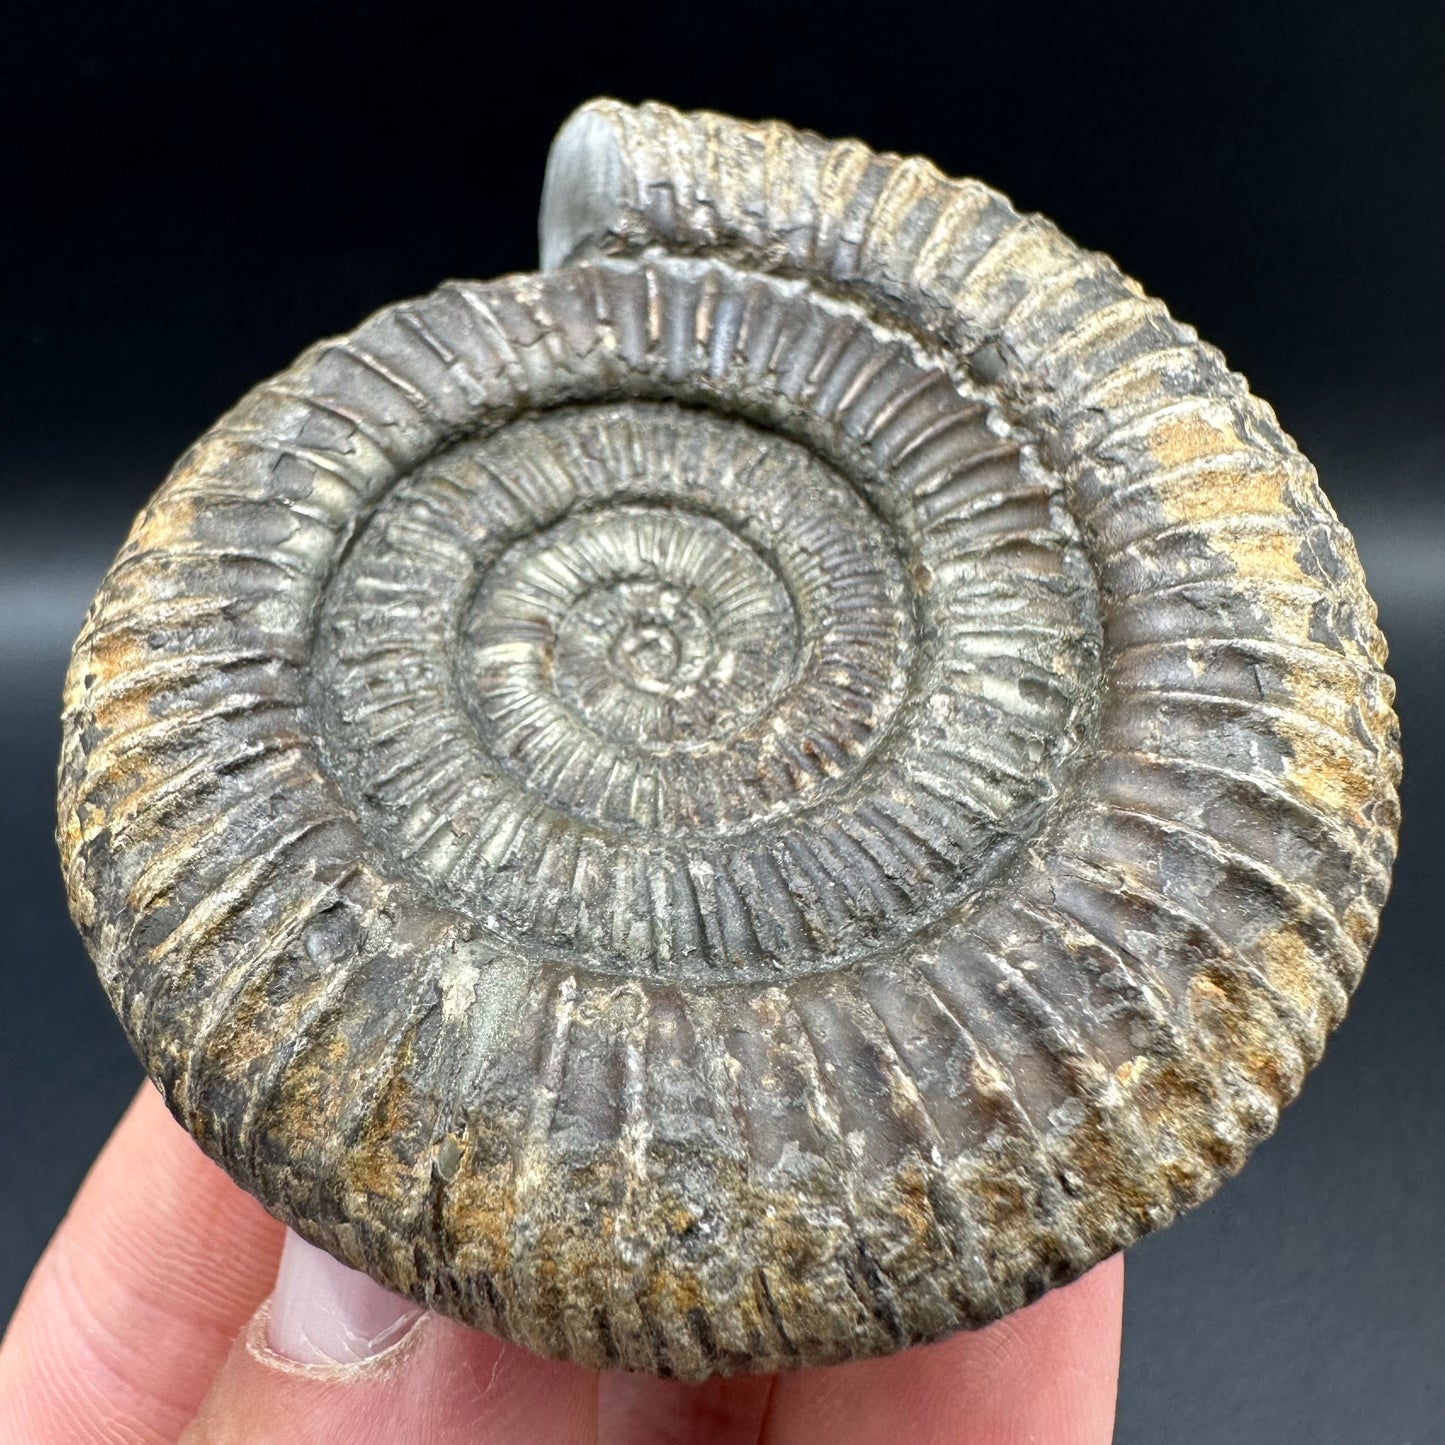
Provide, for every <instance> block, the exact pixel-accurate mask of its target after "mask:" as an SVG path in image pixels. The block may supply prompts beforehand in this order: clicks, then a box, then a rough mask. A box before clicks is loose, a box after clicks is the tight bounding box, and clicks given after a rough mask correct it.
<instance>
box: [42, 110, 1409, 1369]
mask: <svg viewBox="0 0 1445 1445" xmlns="http://www.w3.org/2000/svg"><path fill="white" fill-rule="evenodd" d="M542 224H543V234H542V252H543V263H544V270H543V272H542V273H541V274H539V275H528V276H513V277H506V278H503V279H501V280H497V281H491V282H486V283H473V282H455V283H451V284H448V285H446V286H443V287H442V288H441V289H440V290H438V291H436V292H434V293H433V294H432V295H430V296H428V297H425V298H423V299H421V300H417V301H410V302H405V303H402V304H400V305H396V306H391V307H388V308H386V309H385V310H383V311H381V312H379V313H378V314H377V315H375V316H373V317H372V318H371V319H370V320H369V321H367V322H365V323H364V324H363V325H362V326H361V327H360V328H359V329H358V330H357V331H356V332H354V333H353V334H352V335H350V336H347V337H343V338H341V339H339V340H335V341H328V342H325V343H323V344H321V345H319V346H316V347H314V348H313V349H312V350H310V351H308V352H306V353H305V354H304V355H303V356H302V357H301V358H300V359H299V360H298V361H297V362H296V364H295V365H294V366H292V367H291V368H290V370H288V371H286V372H284V373H283V374H282V375H280V376H278V377H276V378H275V379H273V380H271V381H268V382H266V383H264V384H263V385H261V386H259V387H257V388H256V390H255V391H253V392H252V393H251V394H250V395H249V396H247V397H246V398H245V399H244V400H243V401H242V402H241V403H240V404H239V405H238V406H237V407H236V408H235V410H233V411H232V412H230V413H229V414H228V415H227V416H225V417H224V418H222V420H221V421H220V422H219V423H218V424H217V425H216V426H215V427H214V428H212V430H211V431H209V432H208V433H207V434H206V435H205V436H204V437H202V438H201V440H200V441H199V442H198V443H197V444H196V445H195V447H194V448H193V449H192V450H191V451H190V452H189V453H188V454H187V455H186V456H185V457H184V458H183V459H182V461H181V462H180V464H179V465H178V466H177V468H176V470H175V471H174V472H173V473H172V475H171V477H170V478H169V480H168V481H167V482H166V483H165V485H164V486H163V487H162V488H161V490H160V491H159V493H158V494H157V495H156V497H155V498H154V500H153V501H152V502H151V503H150V505H149V506H148V507H147V508H146V510H145V511H144V512H143V513H142V515H141V516H140V518H139V519H138V520H137V522H136V525H135V528H134V530H133V531H132V533H131V536H130V539H129V540H128V541H127V543H126V544H125V547H124V548H123V550H122V551H121V553H120V556H119V558H118V559H117V561H116V563H115V565H114V567H113V568H112V569H111V571H110V573H109V575H108V576H107V578H106V580H105V582H104V584H103V586H102V588H101V591H100V593H99V596H98V597H97V599H96V601H95V604H94V606H93V607H92V609H91V612H90V615H89V618H88V619H87V622H86V625H85V629H84V632H83V633H82V635H81V637H80V640H79V642H78V643H77V645H76V649H75V655H74V660H73V664H72V667H71V671H70V677H69V681H68V685H67V693H66V710H65V747H64V756H63V761H62V766H61V789H60V841H61V848H62V852H63V856H64V866H65V873H66V878H67V881H68V884H69V890H70V899H71V906H72V909H73V911H74V914H75V918H76V921H77V922H78V924H79V926H80V927H81V929H82V931H83V932H84V935H85V938H86V940H87V943H88V945H89V947H90V950H91V952H92V954H93V956H94V958H95V960H96V965H97V967H98V969H99V972H100V976H101V978H102V980H103V982H104V985H105V987H106V989H107V991H108V993H109V995H110V998H111V1000H112V1001H113V1003H114V1005H115V1008H116V1011H117V1013H118V1014H119V1016H120V1018H121V1020H122V1021H123V1023H124V1024H125V1027H126V1028H127V1030H128V1031H129V1033H130V1036H131V1038H132V1039H133V1040H134V1042H135V1045H136V1047H137V1049H138V1050H139V1051H140V1054H141V1056H142V1058H143V1059H144V1060H145V1063H146V1066H147V1068H148V1069H149V1071H150V1073H151V1075H152V1077H153V1078H154V1079H155V1080H156V1081H157V1082H158V1083H159V1085H160V1086H161V1088H162V1089H163V1090H164V1092H165V1095H166V1098H167V1099H168V1100H169V1102H170V1106H171V1108H172V1110H173V1111H174V1112H175V1114H176V1115H177V1117H178V1118H179V1119H181V1120H182V1122H183V1123H184V1124H185V1125H186V1126H187V1128H189V1129H190V1131H191V1132H192V1133H193V1134H194V1135H195V1137H196V1138H197V1139H198V1140H199V1141H200V1142H201V1144H202V1146H203V1147H204V1148H205V1149H206V1151H207V1152H208V1153H209V1154H210V1155H211V1156H212V1157H213V1158H214V1159H216V1160H217V1161H218V1162H219V1163H221V1164H222V1165H223V1166H224V1167H225V1168H226V1169H227V1170H229V1171H230V1173H231V1174H232V1175H233V1176H234V1177H235V1178H236V1179H237V1180H238V1181H239V1182H240V1183H241V1184H243V1185H244V1186H245V1187H246V1188H247V1189H249V1190H251V1191H252V1192H253V1193H255V1194H256V1195H257V1196H258V1197H259V1198H260V1199H261V1200H262V1201H263V1202H264V1203H265V1204H266V1206H267V1207H268V1208H269V1209H270V1210H272V1211H273V1212H274V1213H275V1214H276V1215H278V1216H279V1217H280V1218H282V1219H284V1220H285V1221H286V1222H287V1223H288V1224H290V1225H292V1226H293V1227H294V1228H296V1229H297V1230H299V1231H300V1233H301V1234H303V1235H304V1236H305V1237H306V1238H308V1239H310V1240H311V1241H313V1242H314V1243H316V1244H319V1245H321V1246H322V1247H323V1248H325V1249H328V1250H330V1251H331V1252H332V1253H333V1254H335V1255H337V1256H338V1257H340V1258H342V1259H344V1260H346V1261H347V1262H348V1263H349V1264H352V1265H354V1266H356V1267H358V1268H361V1269H364V1270H366V1271H368V1272H369V1273H370V1274H372V1275H373V1276H375V1277H376V1278H377V1279H379V1280H381V1281H382V1282H383V1283H385V1284H387V1285H390V1286H391V1287H393V1288H395V1289H397V1290H401V1291H404V1292H406V1293H408V1294H410V1295H412V1296H414V1297H415V1298H416V1299H418V1300H421V1301H424V1302H425V1303H427V1304H428V1305H431V1306H432V1307H434V1308H436V1309H439V1310H442V1311H444V1312H445V1313H447V1314H449V1315H452V1316H455V1317H456V1318H458V1319H461V1320H464V1321H466V1322H468V1323H470V1324H473V1325H478V1326H481V1327H482V1328H485V1329H488V1330H492V1331H495V1332H496V1333H498V1334H501V1335H504V1336H506V1337H508V1338H510V1339H513V1340H516V1341H519V1342H520V1343H521V1344H523V1345H526V1346H528V1347H529V1348H531V1349H534V1350H538V1351H541V1352H542V1353H544V1354H549V1355H558V1356H566V1357H569V1358H572V1359H576V1360H580V1361H583V1362H585V1363H587V1364H591V1365H597V1366H603V1365H619V1366H625V1367H627V1368H630V1369H641V1370H652V1371H657V1372H660V1373H664V1374H677V1375H685V1376H699V1375H704V1374H707V1373H710V1372H713V1371H732V1370H741V1369H774V1368H778V1367H781V1366H786V1365H791V1364H805V1363H814V1364H815V1363H823V1362H827V1361H833V1360H841V1359H847V1358H850V1357H855V1356H862V1355H870V1354H879V1353H882V1352H885V1351H889V1350H894V1349H897V1348H899V1347H901V1346H904V1345H907V1344H910V1343H912V1342H915V1341H921V1340H928V1339H933V1338H936V1337H938V1336H940V1335H943V1334H946V1333H948V1332H949V1331H952V1330H955V1329H958V1328H960V1327H965V1326H971V1325H979V1324H983V1323H985V1322H987V1321H989V1320H992V1319H995V1318H997V1317H998V1316H1000V1315H1002V1314H1004V1313H1006V1312H1007V1311H1009V1310H1012V1309H1015V1308H1017V1307H1018V1306H1020V1305H1023V1304H1025V1303H1027V1302H1028V1301H1029V1300H1031V1299H1033V1298H1035V1297H1036V1296H1037V1295H1039V1294H1040V1293H1041V1292H1042V1291H1044V1290H1045V1289H1047V1288H1049V1287H1050V1286H1051V1285H1055V1284H1059V1283H1061V1282H1063V1281H1066V1280H1069V1279H1071V1278H1073V1277H1074V1276H1076V1275H1078V1274H1079V1273H1080V1272H1082V1271H1083V1270H1085V1269H1087V1268H1088V1267H1089V1266H1090V1265H1092V1264H1094V1263H1095V1262H1096V1261H1098V1260H1099V1259H1101V1258H1103V1257H1104V1256H1105V1255H1107V1254H1109V1253H1110V1252H1112V1251H1114V1250H1116V1249H1119V1248H1120V1247H1121V1246H1124V1245H1127V1244H1128V1243H1129V1242H1130V1241H1132V1240H1134V1239H1136V1238H1138V1237H1139V1236H1140V1235H1141V1234H1143V1233H1145V1232H1146V1231H1148V1230H1151V1229H1154V1228H1157V1227H1158V1226H1160V1225H1162V1224H1164V1223H1166V1222H1167V1221H1168V1220H1169V1219H1171V1218H1172V1217H1173V1216H1174V1215H1175V1214H1176V1213H1178V1212H1179V1211H1180V1210H1181V1209H1184V1208H1187V1207H1188V1206H1190V1205H1192V1204H1194V1203H1197V1202H1198V1201H1199V1200H1201V1199H1203V1198H1204V1197H1206V1196H1207V1195H1208V1194H1209V1193H1210V1192H1211V1191H1212V1190H1213V1189H1214V1188H1215V1186H1216V1185H1217V1184H1218V1182H1219V1181H1220V1179H1221V1178H1222V1177H1223V1176H1225V1175H1227V1174H1229V1173H1231V1172H1232V1171H1233V1170H1235V1169H1237V1168H1238V1167H1239V1166H1240V1164H1241V1163H1242V1162H1243V1160H1244V1158H1245V1156H1246V1154H1247V1153H1248V1151H1249V1149H1250V1148H1251V1147H1252V1146H1253V1145H1254V1144H1255V1143H1256V1142H1258V1141H1259V1140H1260V1139H1261V1138H1263V1137H1264V1136H1265V1135H1266V1134H1268V1133H1269V1131H1270V1130H1271V1129H1272V1127H1273V1126H1274V1123H1275V1120H1276V1118H1277V1116H1278V1113H1279V1110H1280V1107H1281V1106H1282V1105H1283V1104H1284V1103H1285V1102H1286V1101H1288V1100H1289V1099H1290V1098H1291V1097H1292V1096H1293V1095H1294V1093H1295V1092H1296V1090H1297V1089H1298V1088H1299V1086H1300V1083H1301V1081H1302V1079H1303V1076H1304V1074H1305V1071H1306V1070H1307V1069H1308V1068H1309V1067H1310V1065H1311V1064H1313V1063H1314V1062H1315V1060H1316V1059H1317V1058H1318V1057H1319V1054H1320V1051H1321V1049H1322V1048H1323V1046H1324V1041H1325V1038H1326V1035H1327V1034H1328V1033H1329V1031H1330V1030H1331V1029H1332V1028H1333V1027H1334V1025H1335V1024H1336V1023H1338V1022H1339V1020H1340V1018H1341V1016H1342V1015H1343V1013H1344V1009H1345V1004H1346V1000H1347V998H1348V995H1349V993H1350V990H1351V989H1352V988H1353V987H1354V985H1355V983H1356V981H1357V980H1358V978H1359V975H1360V970H1361V968H1362V967H1363V965H1364V961H1365V955H1366V953H1367V951H1368V949H1369V947H1370V944H1371V942H1372V940H1373V937H1374V933H1375V927H1376V920H1377V917H1378V914H1379V910H1380V906H1381V904H1382V903H1383V901H1384V898H1385V893H1386V889H1387V886H1388V881H1389V873H1390V867H1391V862H1392V859H1393V852H1394V845H1395V831H1396V821H1397V805H1396V792H1395V784H1396V780H1397V776H1398V770H1399V764H1398V752H1397V747H1396V727H1395V720H1394V717H1393V714H1392V712H1391V697H1392V691H1393V689H1392V686H1391V683H1390V680H1389V678H1388V677H1387V676H1386V674H1385V673H1384V671H1383V664H1384V658H1385V648H1384V643H1383V641H1382V639H1381V637H1380V634H1379V632H1378V631H1377V630H1376V627H1375V610H1374V607H1373V604H1372V603H1371V601H1370V598H1369V597H1368V595H1367V594H1366V592H1365V587H1364V581H1363V578H1362V576H1361V573H1360V569H1359V565H1358V563H1357V561H1356V558H1355V551H1354V547H1353V545H1352V543H1351V541H1350V538H1349V536H1348V535H1347V534H1346V533H1345V532H1344V530H1343V529H1342V528H1341V527H1340V525H1339V523H1338V522H1337V521H1336V520H1335V517H1334V515H1333V513H1332V512H1331V510H1330V508H1329V505H1328V503H1327V502H1326V501H1325V499H1324V498H1323V497H1322V496H1321V494H1320V491H1319V488H1318V486H1317V484H1316V481H1315V476H1314V472H1313V470H1312V469H1311V468H1310V466H1309V464H1308V463H1307V462H1306V461H1305V460H1304V459H1303V458H1302V457H1301V456H1300V455H1299V453H1298V452H1297V451H1296V449H1295V447H1294V445H1293V444H1292V443H1291V441H1290V439H1289V438H1288V437H1287V436H1285V435H1284V433H1282V432H1281V431H1280V429H1279V427H1278V426H1277V424H1276V422H1275V419H1274V416H1273V414H1272V413H1271V412H1270V410H1269V408H1268V407H1267V406H1265V405H1264V404H1263V403H1261V402H1259V401H1257V400H1256V399H1255V398H1254V397H1252V396H1251V395H1250V394H1249V392H1248V391H1247V390H1246V389H1245V385H1244V383H1243V381H1242V380H1241V379H1240V378H1239V377H1238V376H1235V375H1233V374H1232V373H1230V372H1229V371H1228V370H1227V369H1226V368H1225V365H1224V363H1223V361H1222V359H1221V358H1220V356H1219V354H1218V353H1217V352H1215V351H1213V350H1212V349H1210V348H1209V347H1207V346H1203V345H1201V344H1200V343H1199V342H1198V341H1197V340H1196V338H1195V335H1194V333H1193V332H1192V331H1191V330H1189V329H1188V328H1187V327H1184V326H1181V325H1180V324H1178V323H1177V322H1175V321H1173V320H1172V319H1171V318H1170V316H1169V314H1168V313H1167V312H1166V311H1165V309H1164V308H1163V306H1161V305H1160V304H1159V303H1158V302H1155V301H1151V300H1149V299H1147V298H1146V297H1144V296H1143V295H1141V293H1140V291H1139V289H1138V288H1137V287H1136V286H1135V285H1134V284H1133V283H1132V282H1131V281H1129V280H1127V279H1126V278H1125V277H1123V276H1121V275H1120V274H1119V272H1118V271H1117V270H1116V269H1115V267H1114V266H1113V265H1112V263H1110V262H1109V261H1108V260H1106V259H1104V258H1102V257H1100V256H1096V255H1091V254H1088V253H1086V252H1083V251H1080V250H1079V249H1078V248H1077V247H1075V246H1074V245H1072V244H1071V243H1070V242H1069V241H1068V240H1066V239H1065V238H1064V237H1063V236H1061V235H1060V234H1059V232H1058V231H1057V230H1055V229H1054V228H1053V227H1052V226H1051V225H1050V224H1049V223H1048V222H1046V221H1043V220H1040V219H1038V218H1036V217H1024V216H1020V215H1018V214H1017V213H1016V212H1015V211H1014V210H1013V209H1012V208H1011V207H1010V205H1009V204H1008V202H1007V201H1005V200H1004V199H1003V198H1002V197H1001V196H999V195H997V194H996V193H995V192H993V191H990V190H988V189H987V188H986V187H984V186H982V185H980V184H978V183H977V182H975V181H954V180H950V179H947V178H946V177H944V176H941V175H940V174H939V173H938V172H937V171H936V170H935V169H934V168H933V167H932V166H931V165H930V164H929V163H928V162H926V161H922V160H914V159H899V158H897V157H895V156H883V155H875V154H873V153H872V152H870V151H869V150H867V149H865V148H864V147H863V146H862V145H859V144H857V143H856V142H851V141H850V142H843V143H838V144H834V143H830V142H826V141H823V140H821V139H819V138H818V137H816V136H812V135H806V134H801V133H798V132H795V131H792V130H790V129H788V128H787V127H785V126H782V125H776V124H773V125H745V124H742V123H739V122H737V121H733V120H730V119H726V118H724V117H721V116H713V115H692V116H685V115H680V114H677V113H676V112H673V111H671V110H667V109H664V108H662V107H660V106H644V107H642V108H639V109H630V108H628V107H625V106H621V105H618V104H615V103H612V102H598V103H594V104H592V105H589V106H588V107H586V108H585V109H584V110H582V111H581V112H579V113H578V114H577V115H576V116H574V117H573V119H572V120H571V121H570V122H569V123H568V124H567V126H566V127H565V128H564V130H563V131H562V133H561V135H560V136H559V138H558V140H557V142H556V145H555V147H554V149H553V153H552V159H551V162H550V164H549V167H548V176H547V184H546V191H545V197H544V202H543V223H542Z"/></svg>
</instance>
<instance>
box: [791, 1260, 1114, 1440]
mask: <svg viewBox="0 0 1445 1445" xmlns="http://www.w3.org/2000/svg"><path fill="white" fill-rule="evenodd" d="M1123 1299H1124V1262H1123V1258H1122V1256H1118V1255H1116V1256H1115V1257H1114V1258H1113V1259H1110V1260H1106V1261H1105V1262H1104V1263H1103V1264H1101V1265H1099V1266H1098V1267H1097V1268H1095V1269H1093V1270H1091V1271H1090V1272H1089V1273H1088V1274H1086V1275H1085V1276H1084V1277H1083V1278H1082V1279H1079V1280H1077V1281H1075V1282H1074V1283H1073V1284H1071V1285H1068V1286H1066V1287H1064V1288H1063V1289H1056V1290H1053V1291H1052V1292H1051V1293H1049V1294H1046V1295H1045V1296H1044V1297H1043V1299H1041V1300H1039V1302H1038V1303H1037V1304H1033V1305H1030V1306H1029V1308H1028V1309H1026V1310H1021V1311H1019V1312H1018V1313H1017V1314H1013V1315H1010V1316H1008V1317H1007V1318H1006V1319H1003V1320H1000V1321H999V1322H998V1324H996V1325H990V1326H989V1327H988V1328H987V1329H982V1330H976V1331H972V1332H967V1333H964V1334H959V1335H954V1336H953V1337H952V1338H951V1339H948V1340H944V1341H943V1342H942V1343H941V1344H937V1345H925V1346H923V1347H921V1348H918V1349H912V1350H905V1351H904V1352H903V1353H902V1354H899V1355H894V1356H892V1357H890V1358H888V1359H881V1360H864V1361H861V1362H860V1363H858V1364H855V1365H840V1366H836V1367H834V1368H831V1369H824V1370H807V1371H802V1372H800V1373H799V1374H797V1375H790V1376H784V1377H782V1378H781V1379H780V1380H779V1381H778V1384H777V1388H776V1389H775V1390H774V1392H773V1399H772V1404H771V1407H770V1409H769V1411H768V1419H767V1425H766V1428H765V1430H764V1432H763V1445H814V1442H818V1445H822V1442H827V1445H876V1442H877V1441H880V1440H902V1441H906V1442H907V1445H945V1442H947V1445H957V1442H959V1441H963V1440H966V1441H968V1442H969V1445H1023V1442H1025V1441H1038V1440H1047V1441H1048V1442H1049V1445H1108V1441H1109V1440H1110V1439H1111V1438H1112V1436H1113V1430H1114V1398H1115V1393H1116V1391H1117V1387H1118V1378H1119V1336H1120V1328H1121V1323H1122V1319H1123Z"/></svg>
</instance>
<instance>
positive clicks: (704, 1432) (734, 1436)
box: [597, 1371, 773, 1445]
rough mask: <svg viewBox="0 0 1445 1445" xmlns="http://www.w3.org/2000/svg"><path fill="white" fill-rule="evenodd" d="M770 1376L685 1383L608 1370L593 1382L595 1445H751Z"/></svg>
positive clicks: (770, 1383) (763, 1410)
mask: <svg viewBox="0 0 1445 1445" xmlns="http://www.w3.org/2000/svg"><path fill="white" fill-rule="evenodd" d="M772 1388H773V1380H772V1377H771V1376H749V1377H745V1378H742V1379H735V1380H706V1381H704V1382H703V1383H702V1384H688V1383H686V1382H683V1381H680V1380H658V1379H654V1378H653V1377H652V1376H649V1375H629V1374H624V1373H622V1372H621V1371H609V1372H608V1373H606V1374H603V1375H601V1376H599V1378H598V1382H597V1445H757V1439H758V1435H759V1433H760V1432H761V1430H762V1428H763V1418H764V1416H765V1415H766V1414H767V1409H768V1399H769V1397H770V1395H771V1394H772Z"/></svg>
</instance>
